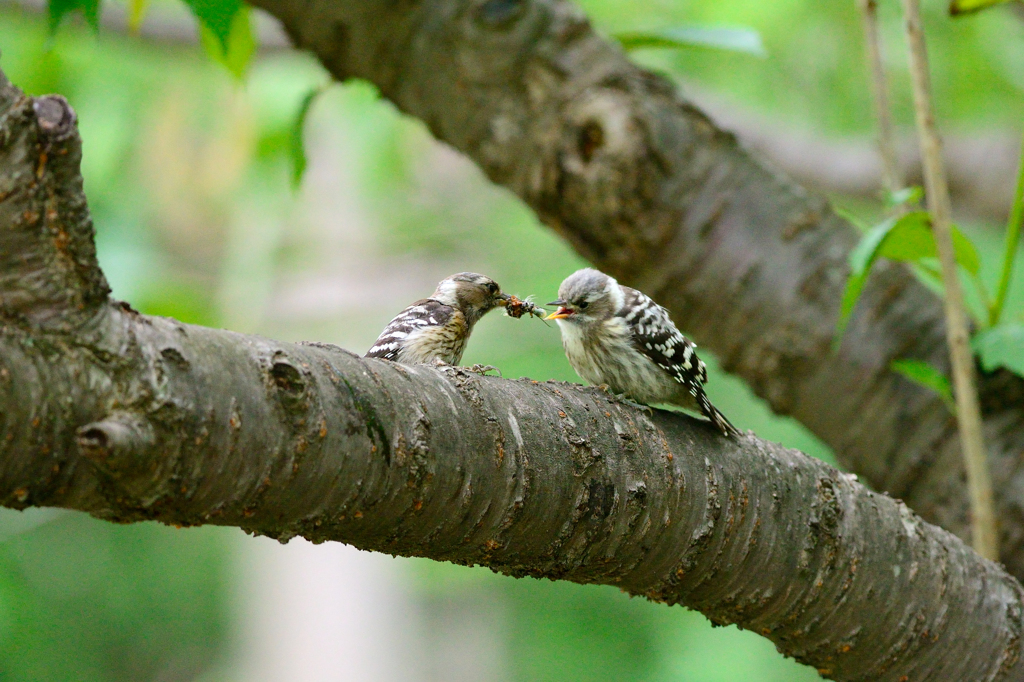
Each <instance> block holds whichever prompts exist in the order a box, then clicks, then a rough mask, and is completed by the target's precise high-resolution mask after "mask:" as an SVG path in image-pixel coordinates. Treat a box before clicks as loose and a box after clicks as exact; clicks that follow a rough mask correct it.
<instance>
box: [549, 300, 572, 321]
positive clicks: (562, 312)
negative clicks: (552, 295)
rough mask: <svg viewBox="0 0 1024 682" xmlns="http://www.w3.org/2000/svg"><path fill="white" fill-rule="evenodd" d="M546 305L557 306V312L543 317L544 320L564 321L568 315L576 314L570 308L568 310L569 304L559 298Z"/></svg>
mask: <svg viewBox="0 0 1024 682" xmlns="http://www.w3.org/2000/svg"><path fill="white" fill-rule="evenodd" d="M548 305H556V306H558V310H556V311H555V312H553V313H551V314H550V315H548V316H547V317H545V318H544V319H545V320H564V319H565V318H567V317H569V316H570V315H572V314H573V313H575V312H576V311H575V310H573V309H572V308H569V307H568V305H569V304H568V303H566V302H565V301H563V300H562V299H560V298H559V299H556V300H554V301H551V303H548Z"/></svg>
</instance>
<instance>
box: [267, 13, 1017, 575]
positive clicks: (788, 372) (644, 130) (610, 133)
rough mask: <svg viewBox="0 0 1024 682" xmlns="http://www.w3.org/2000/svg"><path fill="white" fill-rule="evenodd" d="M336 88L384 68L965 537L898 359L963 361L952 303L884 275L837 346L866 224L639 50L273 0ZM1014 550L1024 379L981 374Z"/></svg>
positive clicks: (557, 214)
mask: <svg viewBox="0 0 1024 682" xmlns="http://www.w3.org/2000/svg"><path fill="white" fill-rule="evenodd" d="M255 4H256V5H257V6H259V7H261V8H263V9H264V10H266V11H268V12H270V13H271V14H273V15H274V16H276V17H278V18H279V19H280V20H281V21H282V23H283V24H284V26H285V29H286V30H287V31H288V33H289V34H290V35H291V36H292V38H293V40H294V42H295V44H296V45H298V46H300V47H305V48H308V49H310V50H312V51H313V52H314V53H315V54H316V55H317V56H318V57H319V59H320V61H321V62H323V64H324V65H325V66H326V67H327V68H328V69H329V70H330V71H331V73H333V74H334V75H335V76H336V77H337V78H339V79H346V78H352V77H361V78H366V79H368V80H370V81H372V82H373V83H374V84H376V85H377V87H378V88H380V90H381V92H382V93H383V94H384V96H386V97H387V98H388V99H390V100H391V101H393V102H394V103H395V104H396V105H397V106H398V107H399V108H400V109H402V110H403V111H405V112H407V113H409V114H411V115H413V116H416V117H417V118H420V119H422V120H423V121H424V122H425V123H426V124H427V125H428V126H429V127H430V129H431V131H433V133H434V135H435V136H437V138H438V139H440V140H443V141H445V142H447V143H449V144H451V145H452V146H454V147H455V148H457V149H459V150H461V151H462V152H464V153H465V154H467V155H468V156H469V157H470V158H472V159H473V160H474V161H475V162H476V163H477V164H478V165H479V166H480V167H481V168H482V169H483V170H484V172H485V173H487V175H488V176H489V177H490V178H491V179H492V180H494V181H495V182H497V183H500V184H503V185H505V186H507V187H508V188H510V189H511V190H512V191H514V192H515V193H516V194H518V195H519V196H520V197H522V198H523V200H524V201H526V203H527V204H529V205H530V206H531V207H532V208H533V209H534V210H535V211H536V213H537V215H538V216H539V217H540V218H541V219H542V220H543V221H544V222H545V223H547V224H548V225H550V226H551V227H552V228H553V229H554V230H556V231H557V232H558V233H559V234H560V235H562V236H563V237H564V238H565V239H566V240H567V241H569V242H570V243H571V244H572V245H573V247H575V248H576V250H577V251H579V252H580V253H581V254H582V255H583V256H584V257H586V258H587V259H589V260H590V261H591V262H593V263H594V264H595V265H597V266H598V267H600V268H601V269H603V270H605V271H608V272H610V273H611V274H613V275H615V276H616V277H618V278H619V279H620V280H622V281H623V282H624V283H627V284H631V285H634V286H638V287H639V288H641V289H643V290H644V291H646V292H647V293H649V294H651V295H653V296H654V297H655V298H656V299H658V301H659V302H660V303H662V304H663V305H665V306H666V307H668V308H669V309H670V310H671V311H672V314H673V317H674V319H675V320H676V321H677V323H679V325H680V326H681V327H682V328H683V329H685V330H686V331H687V332H688V333H690V334H691V335H692V336H694V337H695V338H696V339H697V341H698V342H699V343H700V344H701V345H702V346H704V347H707V348H710V349H711V350H713V351H714V352H715V354H716V355H717V356H718V357H719V358H720V359H721V361H722V364H723V366H724V367H725V368H726V369H727V370H728V371H730V372H733V373H735V374H737V375H739V376H740V377H742V378H743V379H745V380H746V381H747V383H748V384H749V385H750V386H751V387H752V388H753V389H754V390H755V392H756V393H757V394H758V395H760V396H761V397H763V398H765V399H766V400H767V401H768V402H769V404H770V405H771V407H772V408H773V409H774V410H775V411H776V412H778V413H780V414H788V415H792V416H793V417H794V418H796V419H798V420H799V421H801V422H802V423H803V424H805V425H806V426H807V427H808V428H809V429H810V430H811V431H813V432H814V433H815V434H817V435H818V436H819V437H820V438H821V439H822V440H824V441H825V442H826V443H828V444H829V445H831V446H832V448H833V449H834V450H835V452H836V455H837V457H838V458H839V460H840V461H841V462H842V464H843V465H844V466H846V467H848V468H849V469H850V470H852V471H854V472H856V473H858V474H859V475H861V476H862V477H863V478H864V479H865V480H866V481H867V482H869V483H870V484H871V485H872V486H873V487H875V488H876V489H878V490H885V491H888V492H890V493H892V494H893V495H896V496H899V497H901V498H903V499H905V500H906V501H907V503H908V504H910V505H911V507H913V508H914V509H916V510H917V511H918V512H919V513H921V514H922V515H923V516H924V517H925V518H926V519H928V520H930V521H933V522H935V523H938V524H939V525H942V526H943V527H945V528H947V529H949V530H951V531H953V532H954V533H956V534H958V535H960V536H961V537H967V535H968V534H969V530H970V524H969V519H968V502H967V496H966V491H965V487H964V484H963V477H964V474H963V466H962V463H961V461H960V455H959V443H958V442H957V435H956V429H955V423H954V421H953V420H952V418H951V416H950V414H949V412H948V411H947V410H946V408H945V406H944V405H943V403H942V401H941V400H940V399H939V398H937V397H936V396H935V395H934V394H933V393H931V392H929V391H927V390H925V389H923V388H920V387H918V386H916V385H914V384H911V383H910V382H908V381H907V380H905V379H904V378H902V377H901V376H899V375H898V374H896V373H894V372H892V371H891V370H890V369H889V365H890V362H891V361H892V360H894V359H899V358H913V359H920V360H925V361H928V362H930V363H932V364H933V365H935V366H937V367H940V368H943V369H944V370H945V371H946V372H947V373H948V364H949V362H948V357H947V353H946V349H945V332H944V327H943V317H942V308H941V305H940V302H939V300H938V299H937V298H936V297H935V296H934V295H933V294H932V293H931V292H929V291H928V290H927V289H926V288H925V287H923V286H921V285H920V284H919V283H918V282H917V281H916V280H915V279H914V278H913V276H912V275H911V274H910V273H909V271H908V270H907V269H906V268H904V267H902V266H899V265H893V264H888V265H883V266H882V267H879V268H878V269H877V271H876V272H875V274H874V275H873V276H872V280H871V282H870V283H869V286H868V288H867V290H866V291H865V293H864V295H863V297H862V299H861V302H860V304H859V305H858V309H857V312H856V313H855V315H854V318H853V320H852V321H851V323H850V325H849V327H848V328H847V331H846V337H845V339H844V341H843V344H842V347H841V348H840V350H839V351H838V353H835V352H833V351H832V350H831V347H832V341H833V336H834V332H835V322H836V318H837V315H838V311H839V302H840V298H841V295H842V291H843V286H844V283H845V278H846V274H847V272H848V268H847V262H846V257H847V254H848V253H849V251H850V249H851V248H852V246H853V245H854V243H855V242H856V240H857V235H856V233H855V231H854V230H853V228H851V227H850V226H849V225H848V224H847V223H846V222H845V221H844V220H842V219H840V218H839V217H837V216H836V215H835V214H834V213H833V211H832V210H831V208H830V207H829V206H828V204H827V202H826V201H824V200H823V199H822V198H820V197H816V196H813V195H809V194H808V193H807V192H806V191H805V190H803V189H802V188H800V187H799V186H797V185H795V184H794V183H792V182H790V181H789V180H787V179H786V178H784V177H781V176H778V175H776V174H774V173H773V172H772V171H771V170H769V169H767V168H765V167H763V166H762V165H760V164H759V163H757V162H756V161H754V160H752V159H751V158H750V157H749V156H748V155H747V154H746V153H745V152H744V151H743V150H742V149H741V148H740V147H739V145H738V144H737V142H736V139H735V138H734V137H733V136H732V135H730V134H728V133H725V132H723V131H721V130H719V129H718V128H716V127H715V126H714V125H713V124H712V122H711V121H710V120H709V119H708V118H707V117H706V116H704V115H703V114H702V113H701V112H700V111H698V110H697V109H696V108H694V107H693V106H692V105H690V104H688V103H687V102H685V101H684V100H682V99H681V98H680V96H679V94H678V93H677V92H676V90H675V89H674V88H673V87H672V86H671V84H669V83H668V82H667V81H666V80H664V79H663V78H662V77H660V76H657V75H655V74H652V73H650V72H647V71H644V70H643V69H640V68H639V67H637V66H636V65H634V64H632V63H631V62H629V61H628V60H627V59H626V57H625V56H624V55H623V53H622V52H621V50H619V49H618V48H617V46H615V45H613V44H612V43H610V42H608V41H606V40H604V39H603V38H601V37H600V36H599V35H597V34H596V33H595V32H594V30H593V29H592V27H591V26H590V25H589V23H588V22H587V20H586V18H585V17H584V16H583V15H582V14H581V13H580V11H579V10H578V9H577V8H576V7H575V6H573V5H572V4H570V3H569V2H567V1H566V0H427V1H425V2H418V3H393V2H383V1H378V2H369V1H366V0H360V1H359V2H354V1H352V0H301V1H299V0H256V2H255ZM980 389H981V398H982V405H983V410H984V412H985V440H986V443H987V444H988V446H989V457H990V464H991V471H992V473H993V479H994V484H995V487H996V491H997V505H998V506H997V508H998V512H999V515H1000V523H1001V558H1002V560H1003V561H1004V562H1005V563H1006V564H1007V566H1008V567H1009V569H1010V571H1011V572H1012V573H1014V574H1015V575H1017V576H1024V470H1021V467H1020V455H1021V452H1022V451H1024V381H1021V379H1020V378H1018V377H1016V376H1014V375H1012V374H1010V373H1008V372H1005V371H999V372H996V373H991V374H983V375H982V376H981V377H980Z"/></svg>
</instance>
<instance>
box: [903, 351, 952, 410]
mask: <svg viewBox="0 0 1024 682" xmlns="http://www.w3.org/2000/svg"><path fill="white" fill-rule="evenodd" d="M889 367H890V368H892V370H893V371H894V372H898V373H899V374H902V375H903V376H904V377H906V378H907V379H909V380H910V381H913V382H914V383H915V384H918V385H919V386H924V387H925V388H927V389H931V390H932V391H935V392H936V393H938V394H939V396H940V397H941V398H942V401H943V402H944V403H946V407H948V408H949V411H950V412H953V413H955V412H956V402H955V401H954V400H953V387H952V385H951V384H950V382H949V377H947V376H946V375H945V374H943V373H942V372H940V371H939V370H937V369H935V368H934V367H932V366H931V365H929V364H928V363H927V362H924V361H923V360H894V361H893V362H892V363H891V364H890V365H889Z"/></svg>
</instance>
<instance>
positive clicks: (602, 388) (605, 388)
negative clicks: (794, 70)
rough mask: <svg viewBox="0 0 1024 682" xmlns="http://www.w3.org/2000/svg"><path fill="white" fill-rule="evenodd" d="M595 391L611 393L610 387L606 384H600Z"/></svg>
mask: <svg viewBox="0 0 1024 682" xmlns="http://www.w3.org/2000/svg"><path fill="white" fill-rule="evenodd" d="M597 390H599V391H601V392H603V393H611V392H612V387H611V386H609V385H608V384H601V385H600V386H598V387H597Z"/></svg>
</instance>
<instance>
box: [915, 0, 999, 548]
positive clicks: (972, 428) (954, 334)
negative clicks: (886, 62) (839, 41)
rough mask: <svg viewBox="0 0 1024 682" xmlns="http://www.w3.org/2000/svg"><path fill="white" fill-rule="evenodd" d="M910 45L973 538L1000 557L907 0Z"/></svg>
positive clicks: (924, 72) (924, 65)
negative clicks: (942, 290) (969, 501)
mask: <svg viewBox="0 0 1024 682" xmlns="http://www.w3.org/2000/svg"><path fill="white" fill-rule="evenodd" d="M903 9H904V13H905V15H906V16H905V20H906V32H907V43H908V45H909V47H910V76H911V81H912V82H913V87H914V111H915V115H916V119H917V132H918V137H919V138H920V142H921V156H922V160H923V162H924V180H925V191H926V193H927V199H928V210H929V212H930V213H931V218H932V230H933V232H934V234H935V244H936V247H937V249H938V252H939V262H940V264H941V265H942V282H943V286H944V288H945V296H944V297H943V301H944V305H945V312H946V335H947V338H948V341H949V354H950V358H951V360H952V364H953V386H954V389H955V392H956V404H957V421H958V422H959V426H960V443H961V448H962V450H963V456H964V465H965V467H966V469H967V487H968V489H969V491H970V497H971V536H972V537H971V539H972V544H973V546H974V549H975V550H976V551H977V552H978V553H979V554H981V555H982V556H984V557H987V558H989V559H998V557H999V543H998V534H997V532H996V516H995V510H994V507H993V503H992V479H991V476H990V474H989V470H988V459H987V457H986V451H985V442H984V438H983V434H982V429H981V409H980V407H979V404H978V393H977V390H976V388H975V376H974V358H973V356H972V354H971V347H970V338H969V335H968V329H967V318H966V312H965V306H964V296H963V291H962V289H961V287H960V279H959V277H958V275H957V266H956V255H955V253H954V250H953V224H952V219H951V208H950V200H949V188H948V186H947V184H946V174H945V169H944V168H943V165H942V144H941V142H940V141H939V135H938V133H937V131H936V129H935V118H934V115H933V113H932V102H931V92H930V88H929V82H928V80H929V76H928V55H927V53H926V51H925V42H924V32H923V31H922V29H921V12H920V2H919V0H903Z"/></svg>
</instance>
